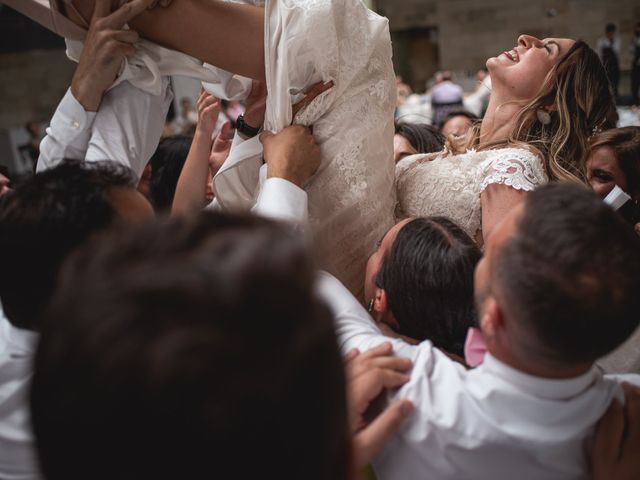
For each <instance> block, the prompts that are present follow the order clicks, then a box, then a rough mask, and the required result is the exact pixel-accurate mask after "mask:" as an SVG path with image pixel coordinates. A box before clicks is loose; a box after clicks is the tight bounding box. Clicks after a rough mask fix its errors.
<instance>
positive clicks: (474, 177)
mask: <svg viewBox="0 0 640 480" xmlns="http://www.w3.org/2000/svg"><path fill="white" fill-rule="evenodd" d="M547 181H548V178H547V175H546V173H545V170H544V166H543V164H542V161H541V160H540V159H539V158H538V157H537V156H536V155H534V154H533V153H531V152H530V151H528V150H524V149H520V148H504V149H498V150H486V151H481V152H476V151H474V150H469V151H468V152H466V153H464V154H460V155H439V156H436V157H435V158H434V156H433V155H414V156H411V157H407V158H405V159H403V160H402V161H400V162H399V163H398V165H397V166H396V191H397V195H398V204H397V207H396V216H397V217H398V218H404V217H410V216H433V215H440V216H445V217H448V218H450V219H451V220H453V221H454V222H456V223H457V224H458V225H460V227H462V228H463V229H464V230H465V231H466V232H467V233H468V234H469V235H470V236H471V237H472V238H475V235H476V234H477V233H478V232H479V231H480V230H481V218H482V216H481V213H482V212H481V208H480V194H481V193H482V192H483V191H484V190H485V189H486V188H487V187H488V186H489V185H492V184H499V185H507V186H509V187H511V188H514V189H516V190H524V191H531V190H533V189H535V188H537V187H539V186H540V185H543V184H545V183H546V182H547Z"/></svg>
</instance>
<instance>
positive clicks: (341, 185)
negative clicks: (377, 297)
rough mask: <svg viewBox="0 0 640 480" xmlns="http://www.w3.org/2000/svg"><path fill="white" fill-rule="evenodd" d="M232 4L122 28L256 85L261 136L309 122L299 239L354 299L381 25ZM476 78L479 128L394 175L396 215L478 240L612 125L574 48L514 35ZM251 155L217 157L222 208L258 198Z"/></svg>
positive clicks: (386, 89) (386, 99)
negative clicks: (484, 101) (311, 152)
mask: <svg viewBox="0 0 640 480" xmlns="http://www.w3.org/2000/svg"><path fill="white" fill-rule="evenodd" d="M65 2H66V3H72V4H73V5H74V7H75V8H74V9H67V14H68V15H69V16H70V17H73V15H76V14H77V13H79V14H80V17H81V18H77V19H75V20H76V21H77V22H81V21H82V19H83V18H84V19H86V18H89V17H90V16H91V12H92V11H93V0H73V1H72V0H65ZM114 3H118V2H114ZM246 3H252V5H247V4H238V3H230V2H221V1H214V0H174V1H173V2H172V3H171V5H169V6H168V7H166V8H160V9H153V10H149V11H145V12H143V13H141V14H140V15H139V16H137V17H136V18H134V19H133V20H132V21H131V22H129V25H130V26H131V28H133V29H135V30H136V31H138V32H139V33H140V34H141V35H142V36H143V37H145V38H148V39H150V40H152V41H154V42H157V43H158V44H160V45H163V46H165V47H169V48H172V49H175V50H179V51H181V52H185V53H188V54H189V55H192V56H194V57H196V58H199V59H201V60H205V61H207V62H208V63H210V64H213V65H216V66H217V67H220V68H224V69H225V70H228V71H230V72H234V73H236V74H239V75H244V76H246V77H251V78H255V79H262V78H266V82H267V88H268V94H269V95H268V97H267V107H266V116H265V123H264V128H265V129H267V130H271V131H279V130H280V129H282V128H284V126H286V125H287V124H289V123H291V122H292V121H294V123H300V124H304V125H314V136H315V137H316V140H317V141H318V143H319V144H320V145H321V148H322V152H323V162H322V165H321V167H320V169H319V170H318V173H317V174H316V176H315V177H314V178H313V179H312V180H311V181H310V182H309V183H308V185H306V186H305V190H307V192H308V193H309V212H310V216H311V224H312V229H313V233H314V236H315V237H316V240H317V245H318V249H319V251H320V256H321V257H323V258H324V260H325V262H324V263H323V266H324V267H325V268H328V269H329V270H330V271H332V272H333V273H335V274H336V275H337V276H338V277H339V278H340V280H342V281H343V282H344V283H345V284H347V286H348V287H349V288H350V289H351V290H352V291H353V292H359V291H360V289H361V285H362V278H363V274H364V267H365V261H366V258H367V256H368V255H369V254H370V253H371V252H372V251H373V250H374V249H375V243H376V241H377V240H379V239H380V238H381V237H382V236H383V235H384V233H385V232H386V231H388V230H389V228H390V227H391V226H392V224H393V205H394V192H393V168H394V166H393V156H392V147H393V106H394V104H395V98H394V77H393V72H392V65H391V58H390V57H391V48H390V41H389V36H388V35H389V34H388V26H387V24H386V20H385V19H381V18H380V17H378V16H377V15H375V14H374V13H372V12H371V11H369V10H367V9H366V8H364V7H363V6H362V4H361V3H360V2H359V1H355V0H314V1H307V0H280V1H277V2H276V1H273V0H267V1H266V2H264V3H265V5H264V8H262V7H261V6H260V5H261V4H262V3H263V2H261V1H259V0H252V1H251V2H246ZM72 19H73V18H72ZM85 22H86V20H85ZM229 39H237V41H229ZM487 67H488V69H489V74H490V76H491V80H492V85H493V86H492V89H493V90H492V95H491V99H490V103H489V106H488V109H487V113H486V115H485V118H484V120H483V122H482V124H481V125H479V126H477V127H476V128H474V129H472V130H471V131H470V132H469V134H468V135H467V136H466V137H464V138H463V139H459V140H457V141H456V142H450V144H449V148H448V149H447V150H446V151H445V152H444V153H442V154H439V155H437V156H436V159H435V161H431V160H434V155H430V156H426V157H425V156H412V157H407V158H405V159H404V160H402V161H401V162H399V163H398V165H397V167H396V192H397V197H398V209H397V214H398V216H400V217H408V216H435V215H443V216H447V217H449V218H451V219H452V220H453V221H455V222H456V223H458V224H459V225H460V226H461V227H463V228H464V229H465V231H467V233H469V234H470V235H471V236H472V237H475V238H476V240H477V241H478V242H479V243H482V242H483V241H484V238H486V236H487V235H488V234H489V233H490V232H491V230H492V229H493V227H494V226H495V225H496V224H497V222H498V221H499V220H500V219H502V218H503V217H504V215H505V213H506V212H507V211H509V210H510V209H511V208H513V207H514V206H515V205H516V204H518V203H519V202H520V201H521V200H522V195H523V193H524V192H526V191H530V190H532V189H534V188H535V187H537V186H539V185H541V184H543V183H546V182H547V181H549V180H552V181H554V180H576V181H585V168H584V161H585V152H586V150H587V144H588V137H589V136H590V135H591V133H592V132H593V130H594V129H598V128H611V127H613V126H614V122H615V117H616V112H615V105H614V101H613V97H612V94H611V89H610V85H609V82H608V80H607V77H606V73H605V71H604V68H603V67H602V64H601V62H600V60H599V58H598V56H597V55H596V53H595V52H594V51H593V50H592V49H590V48H589V47H588V46H587V45H586V44H585V43H584V42H582V41H574V40H570V39H559V38H555V39H554V38H549V39H545V40H539V39H537V38H535V37H531V36H528V35H522V36H520V37H519V39H518V44H517V46H516V47H514V48H513V49H512V50H510V51H508V52H503V53H502V54H500V55H499V56H497V57H494V58H491V59H489V60H488V61H487ZM320 80H322V81H329V80H332V81H333V82H334V86H333V88H331V89H330V90H329V91H328V92H324V93H323V94H322V95H320V96H319V97H317V98H316V99H315V100H314V101H313V102H312V103H310V104H309V105H308V107H307V108H306V109H303V110H302V111H301V112H300V114H298V116H297V117H296V118H292V115H291V105H292V104H293V103H295V101H297V100H299V99H300V94H301V93H302V92H303V91H304V89H305V88H307V87H309V86H310V85H312V84H314V83H316V82H318V81H320ZM250 141H251V140H249V141H248V142H247V143H249V142H250ZM254 144H257V145H258V147H257V148H256V151H255V153H257V155H254V156H253V157H252V158H251V159H240V160H234V159H232V157H233V155H231V157H230V161H228V162H227V165H226V166H223V168H222V169H221V171H220V172H219V173H218V175H217V177H216V179H214V190H216V198H218V200H219V201H220V202H221V205H222V206H223V207H225V208H234V209H237V208H240V209H249V208H251V206H252V201H253V200H255V198H256V195H258V194H259V192H260V185H261V183H260V181H261V180H260V178H261V177H260V174H259V172H258V171H259V170H260V169H261V165H262V163H261V161H260V155H259V154H260V149H259V142H257V141H254ZM243 147H245V146H244V145H243ZM250 147H251V146H248V147H245V148H244V149H245V150H250ZM249 186H250V187H249ZM238 192H239V193H238ZM365 300H370V299H365Z"/></svg>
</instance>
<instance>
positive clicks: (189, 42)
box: [69, 0, 264, 80]
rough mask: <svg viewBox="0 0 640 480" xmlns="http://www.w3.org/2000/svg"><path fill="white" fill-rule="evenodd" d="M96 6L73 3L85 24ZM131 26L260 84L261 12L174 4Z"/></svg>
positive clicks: (88, 1) (207, 2) (207, 1)
mask: <svg viewBox="0 0 640 480" xmlns="http://www.w3.org/2000/svg"><path fill="white" fill-rule="evenodd" d="M94 3H95V0H74V5H75V6H76V7H77V9H78V11H79V12H80V14H82V16H83V17H84V18H85V19H90V18H91V15H92V13H93V7H94ZM69 14H70V18H72V15H71V12H69ZM72 19H73V18H72ZM130 26H131V28H132V29H134V30H136V31H137V32H138V33H139V34H140V35H141V36H142V37H144V38H146V39H148V40H151V41H153V42H155V43H157V44H159V45H162V46H164V47H167V48H171V49H174V50H178V51H181V52H184V53H187V54H189V55H191V56H193V57H196V58H198V59H200V60H203V61H205V62H207V63H210V64H212V65H215V66H216V67H219V68H222V69H224V70H227V71H230V72H233V73H236V74H239V75H243V76H245V77H249V78H254V79H256V80H263V79H264V9H263V8H260V7H255V6H252V5H243V4H238V3H229V2H222V1H219V0H173V1H172V2H171V4H170V5H169V6H168V7H165V8H154V9H153V10H147V11H145V12H143V13H141V14H140V15H138V16H137V17H136V18H134V19H133V20H132V21H131V22H130Z"/></svg>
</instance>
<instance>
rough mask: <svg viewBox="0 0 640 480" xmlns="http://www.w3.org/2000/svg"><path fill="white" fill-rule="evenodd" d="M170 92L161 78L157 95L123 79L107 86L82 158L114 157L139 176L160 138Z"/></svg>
mask: <svg viewBox="0 0 640 480" xmlns="http://www.w3.org/2000/svg"><path fill="white" fill-rule="evenodd" d="M172 99H173V93H172V92H171V89H170V88H169V78H168V77H163V79H162V92H161V93H160V95H155V94H152V93H148V92H146V91H143V90H140V89H139V88H136V87H134V86H133V85H132V84H131V83H129V82H122V83H120V84H119V85H117V86H115V87H114V88H112V89H111V90H109V91H108V92H107V93H106V94H105V96H104V98H103V99H102V103H101V104H100V110H99V111H98V114H97V115H96V118H95V121H94V124H93V128H92V132H91V138H90V140H89V147H88V149H87V154H86V156H85V159H86V160H87V161H88V162H91V161H99V160H113V161H115V162H118V163H121V164H123V165H126V166H128V167H131V169H132V170H133V171H134V172H135V174H136V176H137V177H138V178H140V175H141V174H142V171H143V170H144V167H145V166H146V165H147V163H148V162H149V159H150V158H151V156H152V155H153V153H154V152H155V150H156V148H157V147H158V143H159V142H160V137H161V135H162V130H163V128H164V124H165V120H166V117H167V112H168V110H169V105H170V103H171V100H172Z"/></svg>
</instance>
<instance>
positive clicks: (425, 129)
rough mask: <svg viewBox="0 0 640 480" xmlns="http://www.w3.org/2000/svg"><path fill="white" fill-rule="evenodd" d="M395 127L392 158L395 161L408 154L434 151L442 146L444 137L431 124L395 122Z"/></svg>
mask: <svg viewBox="0 0 640 480" xmlns="http://www.w3.org/2000/svg"><path fill="white" fill-rule="evenodd" d="M395 129H396V132H395V135H394V137H393V159H394V160H395V162H396V163H398V162H399V161H400V160H402V159H403V158H404V157H407V156H409V155H415V154H417V153H435V152H440V151H442V149H443V148H444V137H443V136H442V135H441V134H440V133H439V132H438V130H437V129H436V128H435V127H432V126H431V125H426V124H422V123H407V122H396V124H395Z"/></svg>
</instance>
